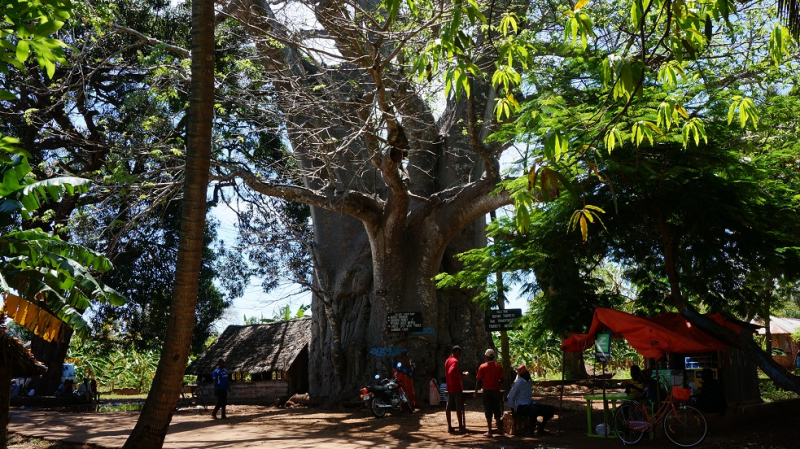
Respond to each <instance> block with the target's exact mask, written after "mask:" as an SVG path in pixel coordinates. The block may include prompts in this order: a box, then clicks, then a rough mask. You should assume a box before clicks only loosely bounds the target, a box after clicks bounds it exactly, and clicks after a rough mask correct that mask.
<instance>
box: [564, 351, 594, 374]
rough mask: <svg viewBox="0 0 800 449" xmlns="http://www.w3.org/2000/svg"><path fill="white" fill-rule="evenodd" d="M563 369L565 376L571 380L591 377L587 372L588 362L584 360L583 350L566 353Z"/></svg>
mask: <svg viewBox="0 0 800 449" xmlns="http://www.w3.org/2000/svg"><path fill="white" fill-rule="evenodd" d="M562 369H563V370H564V373H565V377H566V378H567V379H569V380H575V379H588V378H589V373H587V372H586V364H585V361H584V360H583V352H567V353H565V354H564V367H563V368H562Z"/></svg>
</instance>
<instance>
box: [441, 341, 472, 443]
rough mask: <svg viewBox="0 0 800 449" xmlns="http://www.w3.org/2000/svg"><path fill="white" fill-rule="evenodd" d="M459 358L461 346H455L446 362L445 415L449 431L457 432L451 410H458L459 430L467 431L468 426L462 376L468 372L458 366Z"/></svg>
mask: <svg viewBox="0 0 800 449" xmlns="http://www.w3.org/2000/svg"><path fill="white" fill-rule="evenodd" d="M459 358H461V347H460V346H453V355H451V356H450V357H448V359H447V360H446V361H445V362H444V373H445V383H446V384H447V408H446V409H445V415H446V416H447V432H448V433H455V429H453V425H452V420H451V418H450V412H451V411H453V410H455V411H456V417H457V418H458V430H459V431H461V432H466V431H467V426H466V423H465V422H464V385H463V384H462V383H461V377H462V376H465V375H466V374H467V373H466V372H463V373H462V372H461V370H460V368H459V366H458V359H459Z"/></svg>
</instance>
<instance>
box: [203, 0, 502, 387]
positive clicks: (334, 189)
mask: <svg viewBox="0 0 800 449" xmlns="http://www.w3.org/2000/svg"><path fill="white" fill-rule="evenodd" d="M484 6H485V7H486V9H480V7H479V6H478V5H477V4H471V3H470V4H468V5H467V6H464V5H459V4H456V6H453V4H451V3H449V2H441V3H436V4H434V5H427V7H429V8H430V9H428V10H422V9H413V10H412V9H409V8H408V7H407V6H406V4H403V8H400V6H399V3H396V4H395V7H396V8H397V9H392V7H391V6H389V7H388V8H389V9H386V6H385V5H382V4H379V3H377V2H292V3H287V4H285V5H282V7H281V8H280V9H276V8H275V6H274V5H273V4H270V3H268V2H266V1H261V0H246V1H234V2H230V3H228V4H226V5H225V7H224V8H223V9H222V11H221V12H220V13H219V14H218V20H219V21H222V20H230V19H233V20H236V21H238V22H239V23H240V24H241V25H242V27H243V28H244V29H245V30H247V36H246V38H247V39H249V40H250V41H251V42H253V43H254V45H255V48H256V49H257V57H258V62H259V63H260V64H261V66H262V67H263V69H264V71H265V74H266V78H265V82H267V83H269V84H270V85H271V86H272V88H273V95H272V96H271V97H270V100H271V103H270V104H269V107H270V108H272V109H273V110H274V111H275V114H276V117H279V118H280V120H281V123H282V126H283V129H284V130H285V137H286V140H287V141H288V145H289V147H290V150H291V156H290V158H291V159H292V161H293V163H296V165H293V168H292V169H287V170H285V172H286V173H291V174H292V176H294V179H295V180H298V181H301V182H295V183H291V182H289V180H290V179H285V178H284V179H275V178H273V177H270V176H264V175H262V174H260V172H259V168H258V167H253V165H252V164H251V163H250V162H252V158H251V157H249V156H252V155H239V156H238V157H233V158H231V159H230V160H227V161H218V162H217V165H216V175H215V177H216V179H217V180H220V181H222V182H238V183H240V184H244V185H246V186H247V187H249V188H250V189H252V190H254V191H256V192H258V193H260V194H262V195H265V196H269V197H278V198H282V199H285V200H290V201H294V202H298V203H303V204H307V205H309V206H311V216H312V220H313V226H314V238H313V245H312V247H311V252H312V254H313V259H314V262H315V266H314V285H313V292H314V295H313V300H312V311H313V317H314V325H313V331H312V332H313V338H312V347H311V351H310V354H311V355H310V358H311V360H310V372H311V379H310V385H311V392H312V394H315V395H319V396H325V397H333V396H336V395H338V394H339V393H343V392H352V389H353V388H354V387H355V386H356V385H357V384H358V383H359V382H363V381H364V380H365V379H366V378H367V377H368V376H369V375H370V374H372V373H374V372H375V370H378V369H382V368H388V366H387V365H386V361H387V360H388V359H387V357H388V356H391V355H392V354H393V353H396V351H397V350H398V348H409V349H411V354H412V358H413V360H414V361H415V362H416V364H417V369H418V371H419V372H423V373H430V372H431V371H433V370H435V369H436V368H437V367H438V365H439V364H441V362H442V361H443V360H444V355H445V354H446V353H447V351H448V350H449V348H450V347H451V346H452V345H453V344H460V345H461V346H462V347H465V348H466V352H467V353H468V354H469V355H468V356H467V363H468V364H470V363H473V362H477V361H478V354H479V353H480V352H482V351H483V350H484V349H485V347H486V345H487V344H490V342H489V339H488V334H487V333H486V332H484V331H483V330H482V328H483V311H481V310H479V308H478V307H477V306H476V305H475V304H473V302H472V301H471V296H470V295H469V294H468V292H464V291H461V292H455V293H454V292H446V293H442V292H437V291H436V288H435V284H434V283H433V282H432V280H431V279H432V278H433V277H434V276H435V275H436V274H437V273H439V272H440V270H441V269H442V267H443V266H447V265H452V264H454V262H453V259H452V258H451V256H452V255H453V254H454V253H457V252H460V251H463V250H465V249H469V248H474V247H476V246H480V245H483V243H484V239H485V237H484V225H485V221H484V216H485V215H486V214H487V213H489V212H490V211H493V210H495V209H497V208H498V207H501V206H503V205H506V204H510V202H511V198H510V196H509V194H508V193H507V192H505V193H504V192H499V193H496V192H495V190H496V189H497V183H498V181H499V180H500V176H501V173H500V164H499V157H500V155H501V153H502V151H503V150H504V148H505V147H504V146H503V145H502V144H501V143H498V142H487V140H486V138H487V136H489V135H490V134H491V132H492V130H493V128H494V127H495V126H496V120H495V119H496V115H495V113H494V106H495V98H496V92H495V90H494V89H493V88H492V86H491V85H490V84H489V83H488V80H487V79H485V78H482V77H479V76H472V75H471V74H470V76H467V75H468V73H466V72H460V73H454V72H453V70H452V69H451V70H449V71H447V72H445V73H444V74H442V73H437V69H438V67H436V62H435V61H434V60H433V59H432V60H430V61H429V63H428V64H429V65H428V66H427V67H422V69H421V70H416V73H414V72H415V69H414V66H413V64H414V61H415V58H414V57H415V55H419V54H421V53H422V52H423V51H425V50H426V48H427V49H428V51H433V52H437V51H438V52H440V53H442V54H443V53H446V52H447V51H449V50H447V49H443V48H438V49H435V48H434V49H432V47H430V46H429V42H435V41H431V40H430V39H431V38H432V36H433V34H432V33H435V32H437V31H441V30H442V29H443V27H451V29H452V31H453V32H454V33H469V34H474V36H473V37H472V38H467V35H466V34H464V38H463V40H462V41H461V43H462V44H469V48H463V49H459V50H458V51H462V52H469V53H470V58H469V61H470V62H469V65H468V67H467V69H468V70H471V71H472V72H473V73H474V74H478V72H483V73H489V74H490V73H491V72H492V71H493V70H494V67H495V60H496V57H497V50H496V48H495V45H496V43H495V42H492V41H491V37H492V35H493V31H488V29H486V28H484V29H483V30H482V29H481V25H483V22H482V21H481V19H482V18H484V19H485V20H486V23H493V21H494V22H496V21H497V20H498V19H499V17H500V9H498V10H497V11H496V13H495V14H496V15H494V16H492V11H491V7H492V5H491V4H487V5H484ZM501 6H502V8H503V9H504V10H507V9H508V8H509V6H510V5H509V4H503V5H500V4H494V7H497V8H500V7H501ZM419 8H422V6H419ZM459 17H463V20H464V21H463V23H462V24H461V25H460V19H459ZM431 27H434V28H435V29H434V30H433V31H431V30H432V28H431ZM437 27H438V28H437ZM416 61H417V62H416V64H417V69H420V66H419V64H420V62H419V61H421V60H416ZM465 67H466V66H465ZM420 72H423V73H424V72H428V76H427V79H426V77H425V76H423V77H418V76H417V74H418V73H420ZM440 75H442V76H440ZM443 78H444V79H452V80H453V83H452V84H454V85H455V84H459V85H460V86H461V89H466V90H469V95H466V94H463V93H462V94H460V95H458V94H456V90H453V89H451V90H446V91H445V92H444V93H443V92H442V89H436V88H435V87H436V84H435V82H429V81H428V79H430V80H433V81H435V80H437V79H438V80H441V79H443ZM440 87H441V86H440ZM286 165H287V167H288V166H289V165H292V164H286ZM450 268H455V267H453V266H451V267H450ZM395 312H421V313H422V316H423V320H424V323H423V326H424V330H423V332H419V333H390V332H388V331H387V325H386V323H387V316H388V315H389V314H391V313H395ZM331 367H332V368H333V369H331Z"/></svg>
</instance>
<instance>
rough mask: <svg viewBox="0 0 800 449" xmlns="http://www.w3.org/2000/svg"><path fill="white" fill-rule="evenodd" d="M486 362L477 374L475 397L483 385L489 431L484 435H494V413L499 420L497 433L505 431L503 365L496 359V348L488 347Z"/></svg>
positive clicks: (484, 408) (484, 405)
mask: <svg viewBox="0 0 800 449" xmlns="http://www.w3.org/2000/svg"><path fill="white" fill-rule="evenodd" d="M484 356H485V358H486V363H484V364H483V365H481V366H480V367H479V368H478V374H477V375H476V376H475V377H477V379H478V383H477V384H476V385H475V397H478V390H480V389H481V387H483V410H484V413H485V415H486V425H487V426H488V427H489V431H488V432H486V433H484V434H483V436H486V437H491V436H492V433H493V432H492V415H494V418H495V421H497V433H503V416H502V415H503V395H502V394H501V393H500V385H502V384H503V377H504V376H503V367H502V366H500V364H499V363H497V362H495V361H494V356H495V354H494V349H487V350H486V352H485V353H484Z"/></svg>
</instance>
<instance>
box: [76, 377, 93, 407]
mask: <svg viewBox="0 0 800 449" xmlns="http://www.w3.org/2000/svg"><path fill="white" fill-rule="evenodd" d="M78 396H79V397H80V398H82V400H86V401H87V402H91V401H92V398H93V397H94V394H93V393H92V388H91V387H90V386H89V379H83V382H81V384H80V385H79V386H78Z"/></svg>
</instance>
